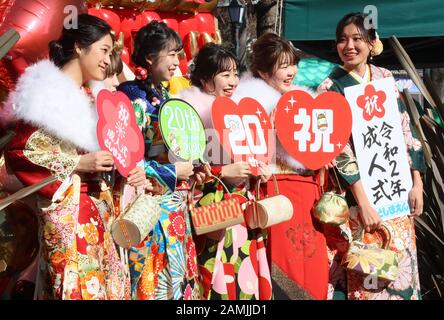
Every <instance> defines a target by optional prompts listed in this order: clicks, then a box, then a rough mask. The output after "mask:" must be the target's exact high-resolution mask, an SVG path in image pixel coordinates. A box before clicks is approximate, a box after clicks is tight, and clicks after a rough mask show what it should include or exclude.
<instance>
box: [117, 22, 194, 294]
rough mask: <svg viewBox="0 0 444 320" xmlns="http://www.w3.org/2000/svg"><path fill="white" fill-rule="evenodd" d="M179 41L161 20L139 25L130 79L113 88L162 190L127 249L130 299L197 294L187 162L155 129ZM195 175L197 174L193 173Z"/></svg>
mask: <svg viewBox="0 0 444 320" xmlns="http://www.w3.org/2000/svg"><path fill="white" fill-rule="evenodd" d="M181 50H182V42H181V40H180V38H179V36H178V35H177V33H176V32H175V31H174V30H172V29H171V28H169V27H168V26H167V25H166V24H165V23H163V22H157V21H153V22H151V23H150V24H148V25H146V26H144V27H143V28H141V29H140V30H139V31H138V33H137V34H136V37H135V41H134V52H133V55H132V60H133V63H134V64H135V65H136V66H137V68H136V80H134V81H128V82H124V83H122V84H121V85H120V86H119V87H118V90H120V91H122V92H124V93H125V94H126V95H127V96H128V97H129V98H130V100H131V101H132V104H133V107H134V111H135V113H136V121H137V124H138V125H139V127H140V129H141V130H142V133H143V136H144V139H145V172H146V175H147V176H148V177H149V178H150V180H151V181H152V183H153V184H154V189H155V190H156V192H157V193H158V194H162V195H163V201H162V203H161V216H160V220H159V222H158V223H157V225H156V226H155V228H154V229H153V230H152V232H151V233H150V235H149V236H148V237H147V239H146V240H145V241H144V242H143V243H141V244H140V246H139V247H137V248H132V249H131V250H130V254H129V261H130V272H131V287H132V297H133V299H142V300H143V299H175V300H177V299H186V300H189V299H198V298H199V286H198V281H197V280H198V274H197V263H196V249H195V245H194V241H193V238H192V235H191V224H190V219H189V215H188V213H187V201H186V199H187V190H188V187H189V186H188V184H184V183H183V182H186V181H188V179H189V178H190V177H191V176H192V175H193V165H192V163H191V162H175V163H174V164H173V163H170V162H169V160H168V151H167V149H166V147H165V144H164V142H163V140H162V136H161V133H160V130H159V122H158V114H159V109H160V106H161V104H162V102H164V101H165V100H167V99H169V93H168V91H167V89H166V88H165V87H164V86H163V84H162V82H163V81H168V80H170V79H171V78H172V77H173V75H174V73H175V71H176V69H177V67H178V65H179V57H178V55H179V52H180V51H181ZM197 179H200V176H199V175H197Z"/></svg>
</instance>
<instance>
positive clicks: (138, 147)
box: [97, 90, 145, 177]
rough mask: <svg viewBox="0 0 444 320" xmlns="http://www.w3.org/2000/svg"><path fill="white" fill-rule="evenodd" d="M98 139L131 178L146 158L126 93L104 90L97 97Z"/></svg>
mask: <svg viewBox="0 0 444 320" xmlns="http://www.w3.org/2000/svg"><path fill="white" fill-rule="evenodd" d="M97 112H98V114H99V121H98V122H97V138H98V140H99V145H100V147H101V148H102V149H103V150H108V151H110V152H111V153H112V154H113V159H114V164H115V165H116V167H117V170H119V172H120V174H121V175H122V176H124V177H127V176H128V174H129V172H130V171H131V170H132V169H134V167H135V166H136V164H137V163H138V162H139V161H140V160H142V158H143V155H144V150H145V144H144V140H143V136H142V132H141V131H140V129H139V127H138V126H137V123H136V116H135V114H134V109H133V107H132V105H131V101H130V100H129V98H128V97H127V96H126V95H125V94H124V93H122V92H116V93H111V92H110V91H108V90H101V91H100V92H99V95H98V96H97Z"/></svg>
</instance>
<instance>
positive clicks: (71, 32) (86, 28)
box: [49, 14, 114, 68]
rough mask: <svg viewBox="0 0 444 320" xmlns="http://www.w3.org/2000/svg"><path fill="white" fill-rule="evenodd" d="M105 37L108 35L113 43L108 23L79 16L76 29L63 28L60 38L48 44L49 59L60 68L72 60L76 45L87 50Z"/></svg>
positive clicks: (85, 15)
mask: <svg viewBox="0 0 444 320" xmlns="http://www.w3.org/2000/svg"><path fill="white" fill-rule="evenodd" d="M106 35H110V36H111V38H112V39H113V41H114V36H113V34H112V33H111V27H110V25H109V24H108V23H106V22H105V21H103V20H102V19H100V18H97V17H94V16H91V15H89V14H79V15H78V16H77V28H69V29H66V28H65V27H64V28H63V29H62V35H61V36H60V38H59V39H58V40H54V41H51V42H50V43H49V58H50V59H51V61H52V62H54V64H55V65H56V66H57V67H59V68H61V67H63V66H64V65H65V64H66V63H68V62H69V61H70V60H72V59H73V57H74V54H75V48H76V45H77V46H78V47H79V48H81V49H87V48H88V47H89V46H91V45H92V44H93V43H94V42H97V41H99V40H100V39H102V38H103V37H104V36H106Z"/></svg>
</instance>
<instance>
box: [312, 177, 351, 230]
mask: <svg viewBox="0 0 444 320" xmlns="http://www.w3.org/2000/svg"><path fill="white" fill-rule="evenodd" d="M333 172H334V175H335V177H336V182H337V183H338V187H339V190H340V192H341V194H342V188H341V184H340V183H339V179H338V176H337V175H336V170H334V169H333ZM324 174H325V169H321V170H320V178H321V182H320V185H321V192H322V196H321V198H320V199H319V200H318V201H317V202H316V204H315V206H314V208H313V215H314V216H315V218H316V219H317V220H318V221H319V222H321V223H324V224H329V225H336V226H338V225H341V224H344V223H346V222H347V221H348V219H349V217H350V210H349V208H348V205H347V201H346V200H345V198H344V197H343V196H341V195H340V194H337V193H335V192H333V191H329V192H324Z"/></svg>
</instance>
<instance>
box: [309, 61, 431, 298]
mask: <svg viewBox="0 0 444 320" xmlns="http://www.w3.org/2000/svg"><path fill="white" fill-rule="evenodd" d="M388 77H393V75H392V74H391V72H390V71H389V70H386V69H383V68H379V67H376V66H374V65H369V68H367V73H366V75H365V76H364V79H369V80H370V81H375V80H378V79H383V78H388ZM364 79H362V78H361V77H359V76H358V75H357V74H355V73H353V72H348V71H347V70H345V69H343V68H342V67H336V68H335V69H334V70H333V71H332V73H331V74H330V76H329V77H328V78H327V79H325V80H324V81H323V82H322V83H321V85H320V86H319V88H318V92H324V91H335V92H338V93H341V94H342V95H344V89H345V88H346V87H349V86H354V85H358V84H360V83H365V82H366V81H365V80H364ZM396 93H397V96H398V110H399V114H400V118H401V126H402V131H403V135H404V140H405V143H406V147H407V150H408V159H409V164H410V167H411V169H412V170H418V171H420V172H424V171H425V170H426V165H425V161H424V157H423V152H422V146H421V143H420V142H419V140H418V139H417V136H416V133H415V130H414V128H413V127H412V125H411V123H410V117H409V115H408V113H407V111H406V109H405V106H404V104H403V102H402V101H401V99H400V96H399V92H396ZM336 161H337V170H338V172H339V175H340V179H341V184H345V186H346V187H348V186H350V185H352V184H354V183H355V182H357V181H358V180H359V179H360V175H359V168H358V164H357V160H356V157H355V154H354V148H353V141H352V139H351V140H350V141H349V142H348V143H347V145H346V146H345V148H344V150H343V151H342V152H341V153H340V154H339V155H338V157H337V158H336ZM346 198H347V202H348V204H349V206H350V216H351V217H350V218H351V219H350V221H349V223H348V224H347V225H343V226H341V230H338V228H336V230H333V229H332V228H330V227H327V228H326V236H327V238H329V240H330V241H327V242H328V244H329V262H330V279H329V294H328V297H329V299H338V298H339V299H341V298H344V297H345V296H346V297H347V298H348V299H358V300H393V299H394V300H398V299H399V300H413V299H420V297H421V295H420V290H419V277H418V263H417V256H416V242H415V229H414V223H413V218H412V217H410V216H405V217H400V218H396V219H392V220H389V221H385V222H384V224H385V225H386V226H387V227H388V229H389V231H390V232H391V234H392V239H393V241H392V244H391V246H390V249H391V250H393V251H395V252H397V253H398V258H399V274H398V277H397V279H396V280H395V281H393V282H390V283H386V282H382V281H378V283H376V284H367V283H366V279H365V278H366V277H365V276H362V275H360V274H357V273H356V272H351V271H346V270H345V269H344V268H343V267H342V266H341V265H340V262H341V258H342V255H343V254H344V253H345V252H346V250H347V248H348V239H347V240H346V239H344V237H341V236H340V235H339V234H344V235H346V234H348V235H352V234H353V235H359V234H361V231H362V229H363V226H362V224H361V222H360V220H359V217H358V216H359V209H358V207H357V206H356V201H355V199H354V198H353V195H352V193H351V192H350V191H347V194H346ZM365 287H367V288H370V287H371V289H365Z"/></svg>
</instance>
